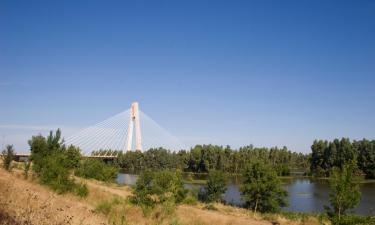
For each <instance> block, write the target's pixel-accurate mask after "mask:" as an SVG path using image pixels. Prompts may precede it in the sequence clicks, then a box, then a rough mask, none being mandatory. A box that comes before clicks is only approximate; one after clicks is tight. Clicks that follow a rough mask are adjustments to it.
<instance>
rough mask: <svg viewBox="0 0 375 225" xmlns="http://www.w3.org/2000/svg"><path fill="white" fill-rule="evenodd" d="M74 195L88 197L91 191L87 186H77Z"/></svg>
mask: <svg viewBox="0 0 375 225" xmlns="http://www.w3.org/2000/svg"><path fill="white" fill-rule="evenodd" d="M74 193H75V194H76V195H77V196H79V197H82V198H83V197H86V196H87V195H88V194H89V189H88V188H87V185H86V184H82V183H81V184H77V185H76V187H75V189H74Z"/></svg>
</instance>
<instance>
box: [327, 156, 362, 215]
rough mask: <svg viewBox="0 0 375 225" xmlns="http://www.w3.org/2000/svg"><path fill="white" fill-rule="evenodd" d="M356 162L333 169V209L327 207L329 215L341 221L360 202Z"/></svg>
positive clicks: (331, 196)
mask: <svg viewBox="0 0 375 225" xmlns="http://www.w3.org/2000/svg"><path fill="white" fill-rule="evenodd" d="M356 170H357V165H356V162H355V161H352V162H349V163H346V164H344V165H343V166H342V167H341V168H333V171H332V175H331V178H330V188H331V193H330V195H329V200H330V203H331V208H329V207H326V209H327V210H328V214H329V215H331V216H332V217H337V218H338V221H340V220H341V217H342V215H345V214H346V212H347V210H349V209H352V208H354V207H355V206H356V205H357V204H358V203H359V200H360V197H361V192H360V189H359V180H358V178H357V177H356V175H355V174H356Z"/></svg>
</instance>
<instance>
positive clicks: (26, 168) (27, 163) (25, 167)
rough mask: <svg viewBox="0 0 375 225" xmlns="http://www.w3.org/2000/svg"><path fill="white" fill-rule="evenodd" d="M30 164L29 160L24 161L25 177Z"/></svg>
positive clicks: (27, 175)
mask: <svg viewBox="0 0 375 225" xmlns="http://www.w3.org/2000/svg"><path fill="white" fill-rule="evenodd" d="M30 165H31V163H30V161H25V162H24V167H23V175H24V176H25V179H27V178H28V177H29V170H30Z"/></svg>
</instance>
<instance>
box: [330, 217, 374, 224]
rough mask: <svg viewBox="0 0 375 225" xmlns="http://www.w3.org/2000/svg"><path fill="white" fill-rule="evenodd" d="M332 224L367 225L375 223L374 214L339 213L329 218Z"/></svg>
mask: <svg viewBox="0 0 375 225" xmlns="http://www.w3.org/2000/svg"><path fill="white" fill-rule="evenodd" d="M331 222H332V224H333V225H353V224H355V225H369V224H375V217H374V216H360V215H341V216H340V218H339V217H338V216H334V217H332V218H331Z"/></svg>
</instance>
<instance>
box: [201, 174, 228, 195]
mask: <svg viewBox="0 0 375 225" xmlns="http://www.w3.org/2000/svg"><path fill="white" fill-rule="evenodd" d="M226 185H227V178H226V176H225V175H224V174H223V172H221V171H218V170H211V171H209V173H208V181H207V187H206V194H207V198H206V199H207V201H208V202H216V201H219V200H220V199H221V195H222V194H224V192H225V191H226V190H227V188H226Z"/></svg>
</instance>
